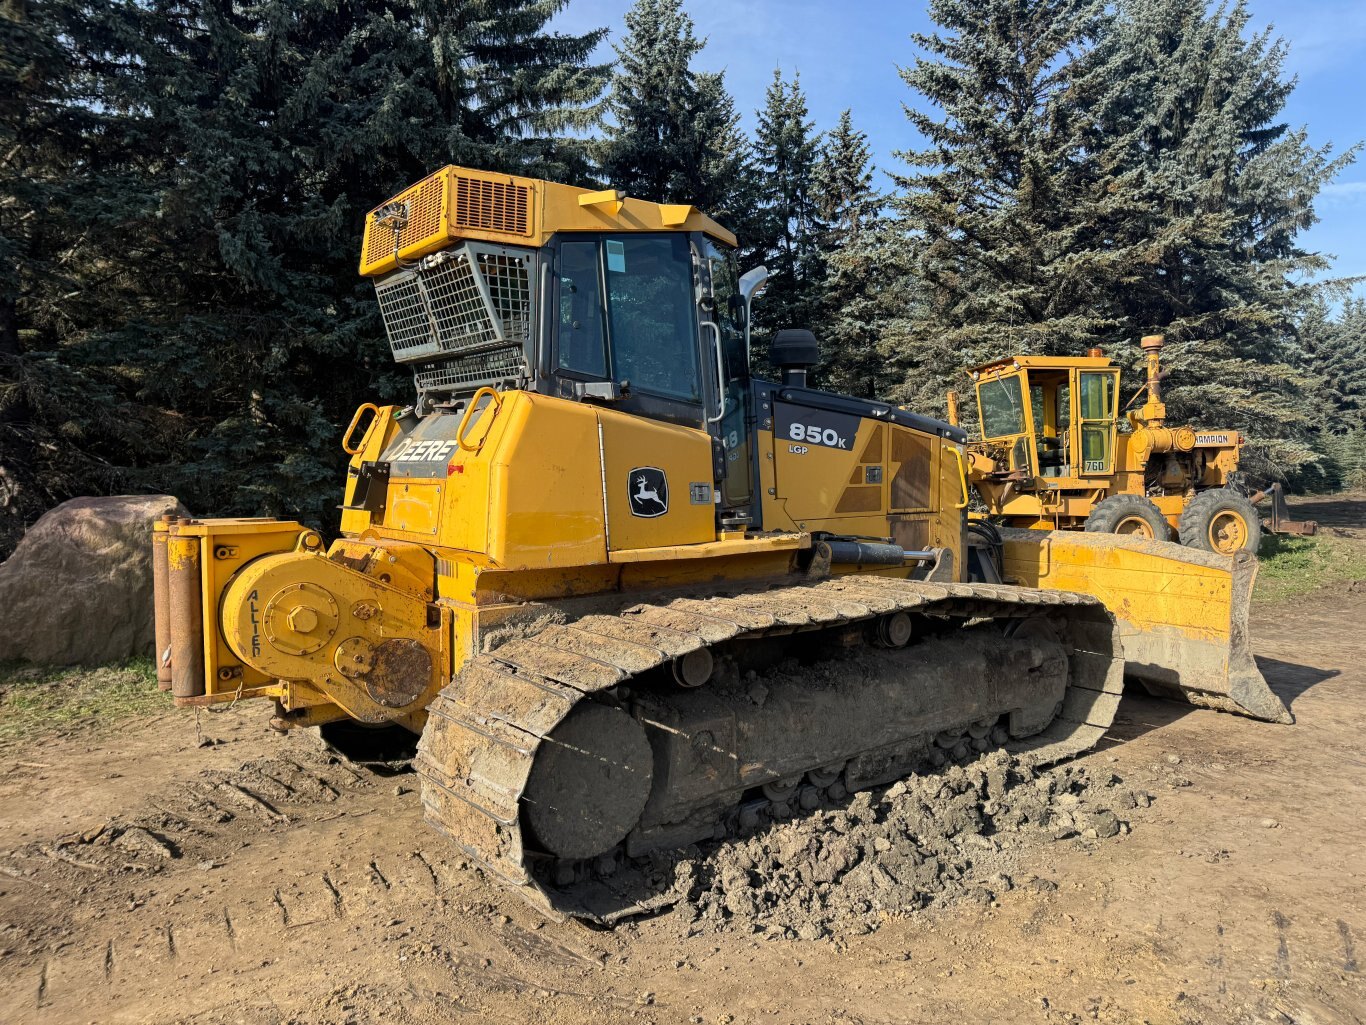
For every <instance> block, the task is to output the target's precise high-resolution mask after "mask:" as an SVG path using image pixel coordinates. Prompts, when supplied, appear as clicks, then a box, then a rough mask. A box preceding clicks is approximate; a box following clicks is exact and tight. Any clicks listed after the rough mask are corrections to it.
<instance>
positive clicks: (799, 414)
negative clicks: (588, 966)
mask: <svg viewBox="0 0 1366 1025" xmlns="http://www.w3.org/2000/svg"><path fill="white" fill-rule="evenodd" d="M361 273H362V274H364V275H366V276H368V277H370V278H371V279H373V281H374V284H375V289H376V294H377V298H378V302H379V306H380V310H381V312H382V314H383V319H384V324H385V328H386V331H387V334H388V340H389V343H390V345H391V347H392V350H393V353H394V356H395V358H396V359H397V360H399V361H400V362H402V363H404V364H406V365H408V366H410V367H411V368H412V370H413V374H414V380H415V385H416V393H417V394H416V398H415V400H414V401H412V402H410V403H404V404H385V405H371V404H367V405H365V406H362V407H361V409H360V410H358V411H357V413H356V416H355V418H354V419H353V420H352V422H351V424H350V426H349V427H348V428H347V430H346V431H345V433H344V436H343V438H342V442H341V446H342V448H343V449H344V451H345V452H346V453H347V455H348V456H349V459H350V462H349V466H348V467H347V471H346V489H345V501H344V505H343V506H342V508H343V513H342V521H341V535H340V537H338V538H336V539H335V540H333V541H331V542H327V541H325V540H324V539H323V537H322V536H321V535H320V534H319V533H318V532H316V531H314V530H312V529H309V528H308V527H306V526H303V525H301V524H299V523H296V522H291V521H278V520H269V519H181V520H176V519H174V518H168V519H166V520H165V521H163V522H162V523H160V524H159V525H158V526H157V529H156V531H155V533H154V549H153V555H154V565H155V568H156V574H155V580H156V602H157V615H156V624H157V644H158V650H159V651H161V652H163V653H164V655H163V658H162V660H161V663H162V664H161V672H162V674H163V679H164V682H165V685H166V686H168V687H169V688H170V689H171V690H172V691H173V692H174V695H175V699H176V701H177V702H178V703H179V704H181V705H186V706H198V705H211V704H215V703H219V702H229V701H233V700H238V699H248V698H266V699H269V700H271V701H274V702H275V707H276V712H275V719H274V723H275V725H276V726H277V727H278V728H280V729H282V730H287V729H295V728H301V727H315V726H317V727H323V728H324V729H330V728H333V727H336V726H338V725H339V724H347V723H359V724H363V725H376V726H377V725H384V724H394V725H398V726H401V727H403V728H405V729H406V730H408V731H410V732H411V733H412V734H413V735H417V736H419V737H420V741H419V743H418V746H417V755H416V760H415V765H416V768H417V770H418V772H419V773H420V776H421V780H422V801H423V804H424V807H425V813H426V818H427V821H428V822H429V823H430V824H431V825H432V826H433V827H434V828H436V829H437V830H439V831H441V832H442V833H444V834H446V835H447V836H448V837H450V839H451V841H452V842H453V843H454V844H456V845H457V846H458V847H459V848H460V849H461V850H462V851H463V852H464V853H465V854H466V855H467V856H468V857H469V858H471V859H473V860H474V861H475V862H476V863H478V864H479V865H481V866H483V867H484V868H485V869H486V870H487V871H488V872H490V873H492V874H493V875H494V876H496V877H498V878H500V879H502V880H503V881H505V882H506V883H507V884H509V885H511V886H513V887H516V888H517V889H519V890H520V891H521V892H523V893H524V894H526V895H528V896H531V897H533V898H535V899H537V900H538V901H540V902H541V903H542V906H554V907H556V908H560V909H562V910H566V911H569V912H572V913H576V914H583V915H587V916H590V917H598V918H600V919H602V920H607V919H608V918H609V917H610V915H609V914H608V910H610V909H604V906H603V900H606V899H607V898H605V897H604V896H603V894H604V893H606V894H608V895H609V896H610V892H611V891H610V887H606V888H604V886H603V885H601V883H600V881H601V880H603V879H607V878H610V876H611V873H612V872H613V870H614V868H615V867H617V866H619V865H620V864H621V863H622V862H623V861H625V860H630V859H634V858H636V857H638V856H640V855H643V854H645V853H647V852H649V851H651V850H655V849H659V848H673V847H678V846H682V845H686V844H689V843H693V842H696V841H699V840H704V839H712V838H715V837H723V836H725V835H728V834H732V833H735V832H737V831H744V830H747V829H752V828H754V827H755V826H756V825H757V824H758V823H760V822H762V821H764V820H765V819H766V818H768V817H770V816H780V815H783V814H786V813H789V812H790V811H791V809H792V807H793V806H794V805H801V806H803V807H814V806H816V805H817V804H819V803H820V802H822V801H838V800H841V799H842V798H843V796H844V795H845V794H847V793H848V792H850V791H853V790H857V789H859V788H865V787H870V786H874V785H877V784H880V783H884V782H887V781H890V780H893V779H896V778H898V777H900V776H903V775H905V774H907V773H909V772H912V771H915V770H916V769H917V768H918V767H920V766H922V765H937V764H943V763H944V762H945V760H946V759H952V758H959V759H961V758H965V757H967V756H968V755H969V753H970V752H972V751H974V750H976V751H981V750H986V749H987V748H989V747H991V746H993V745H1009V746H1011V747H1012V748H1014V749H1016V750H1019V751H1022V752H1027V753H1028V755H1029V756H1030V757H1032V758H1034V759H1036V760H1038V761H1040V762H1047V761H1054V760H1057V759H1060V758H1065V757H1069V756H1071V755H1073V754H1076V753H1078V752H1081V751H1084V750H1086V749H1088V748H1090V747H1091V746H1093V745H1094V744H1095V743H1096V742H1097V741H1098V740H1099V738H1100V737H1101V735H1102V734H1103V733H1104V732H1105V730H1106V728H1107V727H1108V726H1109V725H1110V723H1111V720H1112V718H1113V716H1114V714H1115V709H1116V706H1117V704H1118V702H1119V698H1120V691H1121V687H1122V679H1123V676H1124V674H1125V671H1126V665H1127V669H1128V671H1129V673H1130V675H1134V676H1137V677H1138V678H1140V679H1141V680H1142V681H1143V682H1144V683H1145V684H1146V685H1147V686H1148V687H1150V688H1151V689H1153V690H1155V691H1157V692H1159V693H1170V694H1173V695H1177V696H1182V697H1185V698H1186V699H1188V700H1190V701H1193V702H1195V703H1197V704H1202V705H1207V706H1212V707H1218V708H1225V709H1229V710H1234V711H1239V712H1242V713H1244V714H1247V715H1252V716H1256V717H1259V718H1265V719H1271V720H1276V721H1289V713H1288V712H1287V711H1286V709H1285V707H1284V706H1283V705H1282V704H1281V703H1280V701H1279V700H1278V699H1277V698H1276V697H1275V696H1274V695H1273V694H1272V693H1271V691H1270V690H1269V688H1268V687H1267V686H1266V682H1265V680H1263V679H1262V677H1261V676H1260V674H1258V673H1257V670H1256V666H1255V665H1254V664H1253V663H1252V660H1251V655H1250V653H1249V651H1248V648H1247V637H1246V617H1247V598H1248V593H1249V591H1250V589H1251V586H1252V580H1253V575H1254V574H1255V571H1256V563H1255V560H1253V559H1251V558H1250V557H1241V553H1240V556H1238V557H1234V558H1225V557H1220V556H1215V555H1210V554H1206V553H1188V552H1186V550H1184V549H1182V548H1180V547H1178V546H1174V545H1163V544H1155V543H1153V542H1142V541H1138V540H1135V539H1129V538H1115V537H1111V538H1105V539H1104V543H1097V540H1098V539H1097V538H1094V537H1091V536H1086V537H1082V536H1081V535H1071V534H1067V533H1043V532H1038V531H1016V532H1010V531H1006V532H1004V535H1003V536H1002V537H1000V538H996V539H993V541H992V543H991V544H989V545H985V546H983V545H977V544H974V543H973V539H974V538H975V537H976V535H975V534H972V533H971V532H970V531H969V530H968V527H967V521H966V516H965V511H964V510H965V508H966V506H967V503H968V481H967V461H968V455H967V451H966V437H965V435H964V433H963V432H962V431H961V430H960V429H959V428H957V427H954V426H952V425H950V424H947V423H943V422H940V421H937V420H933V419H930V418H928V417H925V416H919V415H917V414H915V413H911V412H908V411H906V410H902V409H899V408H897V407H896V406H894V405H891V404H889V403H885V402H876V401H868V400H864V399H855V398H849V397H844V396H839V395H832V394H826V393H823V392H820V391H817V390H814V389H812V388H811V387H809V385H808V383H807V380H806V371H807V368H808V367H810V366H811V365H813V364H814V363H815V362H816V361H817V359H818V355H819V354H818V349H817V345H816V341H815V339H814V338H813V337H812V335H811V334H810V332H806V331H782V332H779V333H778V334H777V336H776V337H775V339H774V341H773V345H772V358H773V360H774V362H775V364H776V365H778V366H779V367H781V368H782V375H781V376H782V379H781V380H780V381H772V382H771V381H762V380H758V379H756V378H753V377H751V375H750V359H749V351H748V343H749V324H750V309H751V303H752V301H753V299H754V298H755V295H756V294H757V293H758V292H759V290H760V289H761V288H762V286H763V284H764V279H765V276H766V273H765V272H764V271H763V269H762V268H759V269H756V270H753V271H750V272H749V273H746V274H743V275H742V274H739V273H738V271H737V267H736V260H735V239H734V237H733V236H732V235H731V233H730V232H729V231H727V230H726V229H725V228H723V227H722V226H721V225H719V224H717V223H716V222H714V221H712V220H711V219H710V218H708V217H706V216H705V215H704V214H702V213H700V212H699V211H697V210H695V209H693V208H692V207H690V206H687V205H670V204H656V203H650V202H644V201H641V200H636V199H631V198H627V197H624V196H622V195H620V194H619V193H617V192H615V191H591V190H586V189H579V188H573V187H570V186H566V185H559V184H554V183H551V182H545V181H539V180H534V179H528V178H523V177H517V176H511V175H504V174H493V173H489V172H485V171H477V170H471V169H467V168H461V167H446V168H443V169H442V170H440V171H438V172H436V173H435V174H433V175H431V176H430V177H428V178H426V179H424V180H423V181H421V182H419V183H418V184H416V185H414V186H412V187H411V188H409V189H407V190H405V191H404V192H402V193H400V194H399V195H398V196H396V197H395V198H393V199H392V200H390V201H389V202H387V203H385V204H383V205H382V206H380V207H378V208H377V209H376V210H374V211H373V212H372V213H371V214H370V215H369V216H368V218H367V221H366V227H365V239H364V245H363V256H362V262H361ZM1005 580H1010V581H1012V582H1011V583H1005V582H1003V581H1005ZM791 659H797V660H799V661H800V662H802V663H806V664H809V663H816V662H821V663H831V664H833V666H834V670H833V671H822V672H820V673H815V674H810V675H807V674H804V673H801V672H797V673H788V674H786V675H781V674H780V675H778V676H777V677H771V678H770V680H769V683H770V685H769V686H768V687H767V689H766V691H765V692H764V693H763V695H762V697H756V692H755V689H754V685H753V682H752V678H751V677H750V675H749V674H753V673H765V672H766V671H767V670H768V669H769V668H770V667H772V666H774V665H775V664H776V663H779V662H782V661H784V660H791ZM841 667H843V668H841ZM827 668H829V667H828V666H827ZM747 679H749V680H750V681H751V682H749V683H748V684H747V683H745V682H744V681H746V680H747ZM577 886H582V887H587V888H588V889H581V890H573V888H574V887H577ZM592 887H597V889H592ZM571 891H572V892H571ZM589 892H591V893H594V894H596V895H597V896H595V897H594V898H593V899H592V900H589V898H588V897H585V896H583V894H584V893H589ZM594 901H596V903H594ZM609 903H610V901H609ZM619 911H620V909H618V912H615V913H619Z"/></svg>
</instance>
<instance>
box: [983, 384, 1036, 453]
mask: <svg viewBox="0 0 1366 1025" xmlns="http://www.w3.org/2000/svg"><path fill="white" fill-rule="evenodd" d="M977 404H978V406H979V407H980V409H981V412H982V437H983V438H990V439H994V438H1010V437H1014V436H1015V435H1017V434H1023V433H1024V432H1025V416H1024V401H1023V398H1022V395H1021V389H1020V378H1019V375H1014V376H1011V377H998V378H994V379H992V380H989V381H983V382H982V384H981V385H979V386H978V388H977Z"/></svg>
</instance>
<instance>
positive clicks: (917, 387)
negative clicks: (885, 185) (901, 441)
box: [884, 0, 1109, 412]
mask: <svg viewBox="0 0 1366 1025" xmlns="http://www.w3.org/2000/svg"><path fill="white" fill-rule="evenodd" d="M930 15H931V17H932V18H933V19H934V21H935V23H936V25H937V26H938V28H937V31H935V32H934V33H931V34H917V35H916V36H914V37H913V38H914V42H915V44H916V46H917V47H918V48H919V50H920V54H919V55H918V56H917V58H916V60H915V62H914V63H913V64H912V65H911V66H910V67H908V68H906V69H903V71H902V72H901V74H902V78H903V79H904V80H905V82H906V84H907V85H908V86H910V87H911V88H912V89H913V90H915V91H916V92H918V93H919V94H920V95H921V96H922V97H923V99H924V100H925V101H928V104H929V107H930V108H932V109H931V110H922V109H919V108H918V107H917V106H908V107H907V109H906V116H907V118H908V119H909V121H910V123H911V126H912V127H913V128H914V129H915V130H916V131H917V132H918V133H919V134H920V135H921V136H922V137H923V138H924V139H925V140H926V143H925V145H924V146H923V147H921V148H920V149H917V150H909V151H904V152H901V153H899V154H898V156H899V157H901V158H902V159H904V160H905V161H906V162H907V163H908V164H909V165H910V173H908V174H902V175H897V176H894V180H895V181H896V182H897V185H898V186H899V194H898V195H897V197H896V198H895V200H894V202H893V211H894V216H895V222H896V226H895V229H894V230H895V231H896V234H897V236H898V239H899V241H900V243H901V244H902V245H904V246H905V247H906V248H907V250H908V253H909V259H910V268H911V273H912V274H913V275H914V276H915V277H916V279H917V280H918V282H919V284H920V288H919V289H918V293H919V295H918V298H919V302H917V303H915V304H913V305H911V306H910V307H909V309H910V310H911V311H913V312H914V313H915V314H916V315H915V316H907V315H906V312H905V310H906V309H907V307H906V306H904V305H903V307H902V309H900V310H897V309H891V310H889V311H888V318H889V324H888V330H887V332H886V338H885V344H884V350H885V351H886V354H887V355H888V357H889V358H890V359H892V360H893V361H894V362H895V365H896V369H897V373H898V376H899V377H900V379H901V384H900V386H899V387H898V388H897V389H896V394H897V396H898V397H900V398H902V399H905V400H908V401H910V402H911V403H912V404H913V405H914V406H915V407H916V408H922V409H925V410H926V411H927V412H929V411H939V410H942V408H943V394H944V391H945V389H946V388H947V387H949V386H950V385H953V386H957V385H959V384H960V383H961V382H960V381H959V380H958V377H959V371H960V370H961V368H962V367H964V366H966V365H968V364H969V363H973V362H977V361H979V360H985V359H988V358H992V357H995V356H998V355H1002V354H1004V353H1006V352H1008V351H1011V350H1017V351H1022V352H1038V353H1052V352H1063V351H1078V349H1080V348H1083V347H1084V344H1085V342H1086V341H1087V340H1089V339H1091V338H1092V337H1094V336H1095V335H1096V334H1097V333H1098V332H1100V331H1103V330H1104V329H1105V328H1106V327H1107V326H1109V324H1108V321H1107V318H1106V313H1105V311H1104V307H1103V303H1102V294H1101V292H1102V282H1101V281H1100V280H1098V275H1097V274H1096V268H1095V266H1094V263H1095V261H1094V260H1092V259H1089V258H1088V257H1087V255H1086V254H1084V253H1083V252H1081V251H1080V249H1081V247H1082V245H1083V244H1084V240H1083V238H1082V230H1083V223H1084V221H1083V219H1084V217H1085V216H1088V215H1089V213H1090V210H1089V206H1090V203H1089V200H1088V198H1087V195H1086V193H1085V188H1084V179H1083V177H1082V168H1081V166H1080V165H1081V164H1082V163H1083V161H1084V156H1085V153H1084V141H1083V135H1082V130H1081V126H1080V125H1079V123H1078V122H1079V118H1078V115H1079V111H1078V110H1077V107H1076V103H1075V101H1074V98H1073V94H1074V90H1075V87H1076V83H1077V80H1078V77H1079V76H1080V74H1081V69H1080V67H1079V65H1078V63H1077V58H1078V57H1079V55H1081V54H1083V53H1084V52H1085V51H1086V49H1087V47H1088V46H1089V44H1090V41H1091V39H1092V38H1093V37H1094V35H1095V34H1096V32H1097V31H1098V29H1099V27H1100V25H1101V23H1102V20H1103V16H1104V5H1103V4H1101V3H1098V2H1095V0H1042V2H1040V3H1033V4H1020V3H1018V2H1016V0H931V3H930ZM891 241H892V240H891V239H889V244H891ZM907 298H908V297H907V296H904V295H902V296H900V300H901V302H902V303H905V301H906V300H907Z"/></svg>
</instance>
